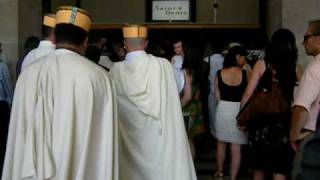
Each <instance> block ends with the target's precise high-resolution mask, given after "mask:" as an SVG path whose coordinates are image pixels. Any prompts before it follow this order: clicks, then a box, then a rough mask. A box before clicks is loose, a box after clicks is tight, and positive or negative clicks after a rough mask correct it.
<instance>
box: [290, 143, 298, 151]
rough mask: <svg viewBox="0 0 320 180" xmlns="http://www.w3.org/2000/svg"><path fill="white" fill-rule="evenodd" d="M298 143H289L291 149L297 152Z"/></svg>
mask: <svg viewBox="0 0 320 180" xmlns="http://www.w3.org/2000/svg"><path fill="white" fill-rule="evenodd" d="M299 145H300V143H299V141H291V146H292V148H293V150H294V151H297V150H298V149H299Z"/></svg>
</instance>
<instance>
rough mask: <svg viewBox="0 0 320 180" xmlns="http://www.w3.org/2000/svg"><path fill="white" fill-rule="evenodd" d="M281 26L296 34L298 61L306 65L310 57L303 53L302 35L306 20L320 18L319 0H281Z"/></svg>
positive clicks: (306, 23) (303, 65)
mask: <svg viewBox="0 0 320 180" xmlns="http://www.w3.org/2000/svg"><path fill="white" fill-rule="evenodd" d="M282 3H283V10H282V26H283V27H285V28H288V29H290V30H292V32H293V33H294V34H295V35H296V40H297V46H298V49H299V63H300V64H301V65H302V67H306V65H307V64H308V63H309V61H310V59H312V57H310V56H307V55H305V51H304V47H303V45H302V41H303V35H304V33H305V31H306V29H307V25H308V21H310V20H315V19H320V13H319V10H320V1H319V0H304V1H301V0H282Z"/></svg>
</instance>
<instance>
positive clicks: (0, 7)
mask: <svg viewBox="0 0 320 180" xmlns="http://www.w3.org/2000/svg"><path fill="white" fill-rule="evenodd" d="M0 24H1V28H0V42H1V43H2V50H3V54H4V56H5V60H6V63H7V64H8V66H9V68H10V70H11V74H12V76H13V75H14V74H15V70H14V69H15V64H16V61H17V59H18V57H19V56H18V52H19V51H18V46H19V38H18V34H19V31H18V29H19V15H18V0H0ZM12 79H15V78H14V77H12Z"/></svg>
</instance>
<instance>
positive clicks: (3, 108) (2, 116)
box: [0, 101, 10, 177]
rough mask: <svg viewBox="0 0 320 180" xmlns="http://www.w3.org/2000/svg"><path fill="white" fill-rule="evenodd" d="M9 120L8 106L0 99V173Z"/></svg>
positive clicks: (0, 171) (0, 172) (0, 173)
mask: <svg viewBox="0 0 320 180" xmlns="http://www.w3.org/2000/svg"><path fill="white" fill-rule="evenodd" d="M9 121H10V108H9V106H8V104H7V103H6V102H5V101H0V123H1V124H0V175H2V167H3V162H4V157H5V153H6V146H7V137H8V128H9ZM0 177H1V176H0Z"/></svg>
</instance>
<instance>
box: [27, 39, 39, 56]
mask: <svg viewBox="0 0 320 180" xmlns="http://www.w3.org/2000/svg"><path fill="white" fill-rule="evenodd" d="M39 43H40V39H39V38H38V37H36V36H30V37H28V38H27V39H26V41H25V43H24V49H25V51H28V52H29V51H30V50H32V49H34V48H37V47H38V45H39Z"/></svg>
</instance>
